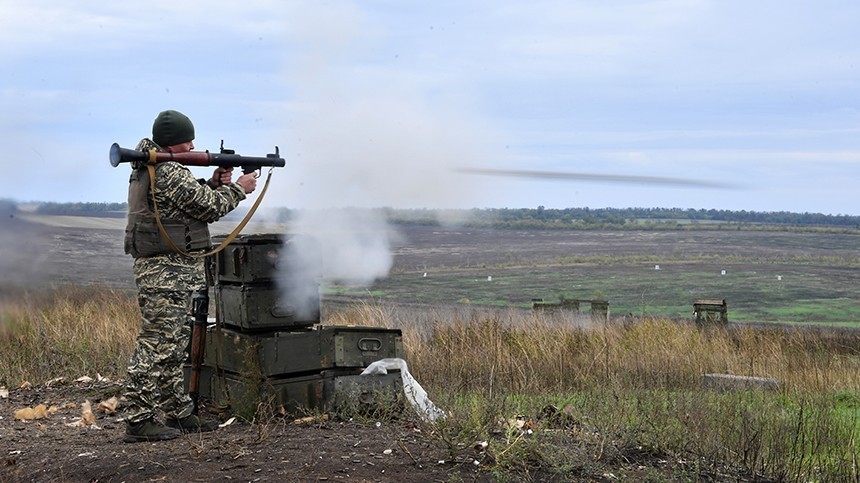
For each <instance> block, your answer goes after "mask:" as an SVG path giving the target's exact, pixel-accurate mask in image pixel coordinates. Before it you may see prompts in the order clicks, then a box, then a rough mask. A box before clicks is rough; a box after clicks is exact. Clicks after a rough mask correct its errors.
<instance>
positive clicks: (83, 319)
mask: <svg viewBox="0 0 860 483" xmlns="http://www.w3.org/2000/svg"><path fill="white" fill-rule="evenodd" d="M139 318H140V311H139V309H138V306H137V302H136V300H134V299H133V298H130V297H129V295H128V294H127V293H123V292H117V291H114V290H111V289H107V288H101V287H79V286H67V287H60V288H58V289H56V290H55V291H52V292H48V293H44V292H43V293H23V292H22V293H13V294H4V296H3V297H2V298H0V384H6V385H12V386H14V385H17V384H20V383H21V382H23V381H30V382H32V383H37V382H42V381H45V380H48V379H52V378H56V377H67V378H68V377H79V376H82V375H89V376H91V377H95V376H96V374H101V375H103V376H111V377H122V376H123V375H124V373H125V368H126V365H127V364H128V360H129V356H130V354H131V351H132V349H133V347H134V340H135V338H136V337H137V332H138V328H139V324H140V322H139Z"/></svg>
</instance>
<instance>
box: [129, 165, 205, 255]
mask: <svg viewBox="0 0 860 483" xmlns="http://www.w3.org/2000/svg"><path fill="white" fill-rule="evenodd" d="M149 192H150V185H149V171H148V170H147V169H146V167H145V166H144V167H143V168H142V169H135V170H134V171H132V173H131V177H130V178H129V187H128V224H127V225H126V227H125V243H124V245H125V253H128V254H129V255H131V256H132V257H134V258H140V257H151V256H153V255H165V254H170V253H173V250H172V249H171V248H170V245H168V244H167V242H166V241H165V240H164V237H163V236H162V235H161V231H159V229H158V223H157V222H156V221H155V213H154V212H153V211H152V209H151V208H150V207H149ZM160 218H161V225H162V226H163V227H164V231H166V232H167V235H168V236H169V237H170V240H171V241H172V242H173V243H174V244H175V245H176V246H177V247H178V248H180V249H183V250H184V251H185V252H186V253H187V252H190V251H192V250H202V249H207V248H209V247H210V237H209V224H208V223H206V222H204V221H200V220H194V219H191V220H189V221H188V222H187V223H186V222H185V221H183V220H175V219H170V218H164V217H163V216H162V217H160Z"/></svg>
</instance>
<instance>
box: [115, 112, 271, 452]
mask: <svg viewBox="0 0 860 483" xmlns="http://www.w3.org/2000/svg"><path fill="white" fill-rule="evenodd" d="M193 141H194V125H193V124H192V123H191V120H190V119H189V118H188V117H187V116H185V115H184V114H182V113H180V112H178V111H173V110H167V111H163V112H161V113H159V114H158V117H156V118H155V122H154V123H153V125H152V139H148V138H145V139H143V140H141V141H140V143H138V145H137V148H136V149H137V150H138V151H149V150H150V149H155V150H156V151H164V152H174V153H183V152H188V151H191V150H192V149H194V142H193ZM232 170H233V168H227V169H225V168H218V169H216V170H215V172H214V173H213V175H212V178H211V179H209V180H208V181H207V180H203V179H199V180H198V179H195V178H194V176H193V175H192V173H191V171H190V170H189V169H188V168H186V167H185V166H183V165H181V164H179V163H177V162H162V163H158V164H156V165H155V188H154V197H155V199H154V200H153V192H152V190H151V188H150V179H149V171H148V168H147V167H146V166H143V167H142V168H140V169H135V170H133V172H132V174H131V178H130V180H129V190H128V225H127V226H126V232H125V252H126V253H128V254H130V255H131V256H133V257H134V275H135V282H136V284H137V289H138V303H139V305H140V311H141V315H142V327H141V330H140V333H139V335H138V337H137V346H136V348H135V350H134V353H133V354H132V356H131V360H130V361H129V365H128V376H127V384H126V393H125V396H126V398H127V399H128V407H127V409H126V418H125V420H126V423H127V428H126V434H125V436H124V438H123V441H125V442H137V441H159V440H166V439H173V438H176V437H178V436H179V435H180V434H182V433H188V432H198V431H212V430H214V429H215V428H217V426H218V423H217V422H215V421H204V420H202V419H201V418H200V417H199V416H197V415H196V414H194V403H193V402H192V400H191V398H190V396H189V395H188V394H187V393H186V392H185V390H184V386H183V374H182V365H183V363H184V361H185V360H186V348H187V347H188V345H189V341H190V337H191V328H190V320H191V299H192V294H193V292H194V291H195V290H200V289H204V288H205V287H206V273H205V269H204V265H203V263H204V260H203V258H199V257H198V258H194V257H188V256H185V255H181V254H178V253H175V252H174V251H173V250H172V249H171V247H170V246H169V245H168V244H167V242H166V241H165V240H164V237H163V236H162V234H161V232H160V230H159V228H158V225H157V222H156V217H155V209H156V208H157V210H158V214H159V218H160V220H161V223H162V225H163V227H164V229H165V231H166V232H167V234H168V236H169V237H170V239H171V240H172V242H173V243H174V245H175V246H177V247H178V248H180V250H183V251H184V252H186V253H187V254H195V253H201V252H203V251H205V250H206V249H207V248H209V246H210V237H209V226H208V224H209V223H212V222H214V221H216V220H218V219H219V218H221V217H222V216H224V215H226V214H227V213H229V212H230V211H232V210H233V209H235V208H236V206H237V205H238V204H239V202H240V201H242V200H244V199H245V196H246V195H247V194H249V193H251V192H253V191H254V189H255V188H256V186H257V180H256V177H255V175H254V173H250V174H245V175H242V176H240V177H239V178H238V179H237V180H236V182H235V183H232V182H231V181H232ZM153 201H154V202H155V205H154V204H153ZM159 413H163V414H164V417H165V423H166V424H164V423H162V422H160V421H159Z"/></svg>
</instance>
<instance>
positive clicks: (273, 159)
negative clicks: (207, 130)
mask: <svg viewBox="0 0 860 483" xmlns="http://www.w3.org/2000/svg"><path fill="white" fill-rule="evenodd" d="M151 160H153V161H154V162H155V163H164V162H167V161H175V162H177V163H180V164H183V165H185V166H220V167H222V168H237V167H241V168H242V172H243V173H246V174H247V173H252V172H254V171H257V170H259V169H262V168H263V167H265V166H272V167H277V168H283V167H284V166H286V164H287V162H286V161H285V160H284V158H282V157H281V154H280V150H279V149H278V147H277V146H275V152H274V154H267V155H266V156H265V157H254V156H242V155H239V154H235V153H233V152H232V151H224V152H220V153H210V152H209V151H203V152H194V151H190V152H187V153H171V152H154V155H153V154H152V153H148V152H145V151H136V150H134V149H126V148H121V147H120V146H119V144H117V143H113V144H112V145H111V147H110V164H111V166H113V167H114V168H116V167H117V166H119V165H120V163H131V165H132V167H133V168H135V169H137V168H140V167H143V166H146V164H148V163H150V162H151Z"/></svg>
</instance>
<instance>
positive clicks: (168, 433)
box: [122, 419, 182, 443]
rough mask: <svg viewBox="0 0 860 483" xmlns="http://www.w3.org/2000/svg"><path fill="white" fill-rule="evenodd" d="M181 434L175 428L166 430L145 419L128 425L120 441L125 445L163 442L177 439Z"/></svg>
mask: <svg viewBox="0 0 860 483" xmlns="http://www.w3.org/2000/svg"><path fill="white" fill-rule="evenodd" d="M181 434H182V433H181V432H180V431H179V430H178V429H176V428H168V427H167V426H165V425H163V424H161V423H160V422H158V421H156V420H154V419H145V420H143V421H141V422H139V423H128V424H127V425H126V428H125V436H124V437H123V438H122V440H123V441H124V442H126V443H138V442H142V441H164V440H168V439H174V438H178V437H179V436H180V435H181Z"/></svg>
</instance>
